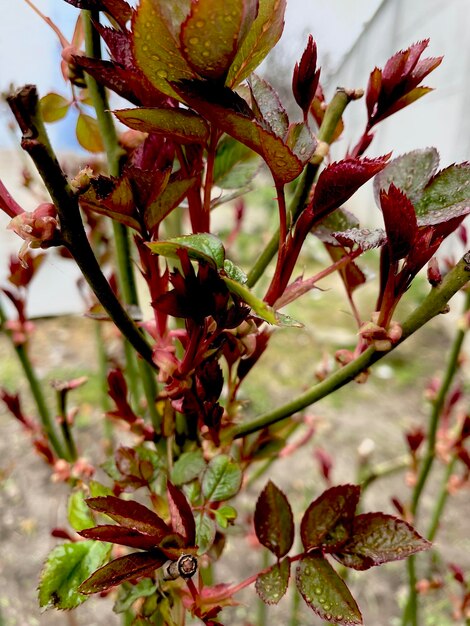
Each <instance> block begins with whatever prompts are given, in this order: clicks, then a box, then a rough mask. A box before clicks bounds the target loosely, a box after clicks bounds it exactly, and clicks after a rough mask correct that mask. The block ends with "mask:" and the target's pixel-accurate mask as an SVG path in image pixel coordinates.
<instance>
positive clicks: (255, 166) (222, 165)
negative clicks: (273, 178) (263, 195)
mask: <svg viewBox="0 0 470 626" xmlns="http://www.w3.org/2000/svg"><path fill="white" fill-rule="evenodd" d="M258 170H259V157H258V155H257V154H256V152H254V151H253V150H251V149H250V148H248V147H247V146H245V145H244V144H243V143H240V142H239V141H237V140H236V139H233V137H230V136H229V135H225V136H224V138H223V139H222V140H221V141H220V142H219V144H218V146H217V152H216V154H215V162H214V184H215V185H217V186H218V187H220V188H221V189H240V188H242V187H246V186H247V185H248V184H249V183H250V182H251V181H252V180H253V178H254V177H255V176H256V174H257V173H258Z"/></svg>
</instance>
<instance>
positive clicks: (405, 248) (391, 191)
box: [380, 183, 418, 261]
mask: <svg viewBox="0 0 470 626" xmlns="http://www.w3.org/2000/svg"><path fill="white" fill-rule="evenodd" d="M380 205H381V207H382V213H383V217H384V222H385V230H386V232H387V238H388V247H389V250H390V258H391V260H392V261H399V260H400V259H403V258H404V257H406V256H407V254H408V253H409V252H410V251H411V249H412V248H413V246H414V245H415V239H416V235H417V232H418V224H417V221H416V215H415V209H414V206H413V205H412V204H411V202H410V200H409V198H407V196H406V195H405V194H404V193H402V192H401V191H400V189H398V188H397V187H395V185H394V184H393V183H392V184H391V185H390V187H389V188H388V191H385V190H384V189H382V191H381V192H380Z"/></svg>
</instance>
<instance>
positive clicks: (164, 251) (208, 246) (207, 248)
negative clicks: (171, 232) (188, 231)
mask: <svg viewBox="0 0 470 626" xmlns="http://www.w3.org/2000/svg"><path fill="white" fill-rule="evenodd" d="M147 245H148V247H149V248H150V250H152V252H154V253H155V254H160V255H161V256H164V257H169V258H173V259H178V258H179V257H178V251H179V250H186V252H187V253H188V256H189V258H190V259H194V260H195V261H205V262H206V263H209V264H210V265H211V266H212V267H213V268H214V269H217V268H219V269H220V268H222V267H223V265H224V259H225V249H224V246H223V244H222V242H221V241H220V239H218V238H217V237H216V236H215V235H211V234H210V233H196V234H195V235H183V236H181V237H173V239H167V240H166V241H156V242H153V243H148V244H147Z"/></svg>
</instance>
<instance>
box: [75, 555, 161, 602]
mask: <svg viewBox="0 0 470 626" xmlns="http://www.w3.org/2000/svg"><path fill="white" fill-rule="evenodd" d="M166 561H167V558H166V556H164V555H162V554H161V553H159V552H153V553H151V552H135V553H134V554H127V555H126V556H122V557H120V558H119V559H115V560H114V561H111V562H110V563H107V564H106V565H104V566H103V567H100V569H98V570H96V572H94V574H92V575H91V576H90V577H89V578H87V579H86V580H85V581H84V582H83V583H82V584H81V585H80V587H79V588H78V590H79V591H80V593H85V594H89V593H98V592H101V591H106V590H107V589H109V588H110V587H115V586H116V585H120V584H121V583H123V582H125V581H126V580H133V579H135V578H142V577H144V576H151V575H152V574H153V572H154V571H155V570H156V569H158V568H159V567H161V566H162V565H163V564H164V563H165V562H166Z"/></svg>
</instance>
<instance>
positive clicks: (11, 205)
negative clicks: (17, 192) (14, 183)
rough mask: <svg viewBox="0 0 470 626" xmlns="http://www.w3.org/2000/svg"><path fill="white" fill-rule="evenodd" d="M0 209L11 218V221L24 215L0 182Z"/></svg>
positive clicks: (22, 210)
mask: <svg viewBox="0 0 470 626" xmlns="http://www.w3.org/2000/svg"><path fill="white" fill-rule="evenodd" d="M0 209H2V211H5V213H6V214H7V215H8V216H9V217H11V218H12V219H13V218H14V217H16V216H17V215H21V213H24V212H25V211H24V209H23V208H22V207H20V205H19V204H18V202H16V200H15V199H14V198H13V196H12V195H11V194H10V192H9V191H8V189H7V188H6V187H5V185H4V184H3V183H2V181H1V180H0Z"/></svg>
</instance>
